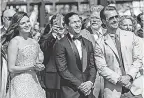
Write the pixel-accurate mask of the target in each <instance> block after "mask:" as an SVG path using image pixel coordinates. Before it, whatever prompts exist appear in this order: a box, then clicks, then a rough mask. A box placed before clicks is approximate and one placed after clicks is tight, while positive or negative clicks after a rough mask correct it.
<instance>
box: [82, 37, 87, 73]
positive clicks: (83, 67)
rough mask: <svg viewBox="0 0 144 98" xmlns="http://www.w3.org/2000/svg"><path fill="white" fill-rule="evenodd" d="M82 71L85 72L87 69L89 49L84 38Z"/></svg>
mask: <svg viewBox="0 0 144 98" xmlns="http://www.w3.org/2000/svg"><path fill="white" fill-rule="evenodd" d="M81 61H82V71H83V72H84V71H85V70H86V68H87V49H86V45H85V40H84V39H83V38H82V60H81Z"/></svg>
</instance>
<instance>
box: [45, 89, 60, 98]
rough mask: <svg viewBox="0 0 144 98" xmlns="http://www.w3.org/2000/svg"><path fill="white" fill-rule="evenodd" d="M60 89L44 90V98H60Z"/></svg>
mask: <svg viewBox="0 0 144 98" xmlns="http://www.w3.org/2000/svg"><path fill="white" fill-rule="evenodd" d="M60 96H61V94H60V89H46V98H60Z"/></svg>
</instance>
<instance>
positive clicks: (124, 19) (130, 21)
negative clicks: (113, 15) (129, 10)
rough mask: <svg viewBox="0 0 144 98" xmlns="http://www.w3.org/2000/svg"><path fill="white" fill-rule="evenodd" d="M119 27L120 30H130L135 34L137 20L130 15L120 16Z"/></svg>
mask: <svg viewBox="0 0 144 98" xmlns="http://www.w3.org/2000/svg"><path fill="white" fill-rule="evenodd" d="M119 27H120V28H121V29H122V30H126V31H131V32H134V33H135V34H136V31H137V21H136V19H134V18H133V17H132V16H128V15H124V16H121V17H120V22H119Z"/></svg>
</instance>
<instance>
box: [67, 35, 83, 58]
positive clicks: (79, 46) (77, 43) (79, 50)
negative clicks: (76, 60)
mask: <svg viewBox="0 0 144 98" xmlns="http://www.w3.org/2000/svg"><path fill="white" fill-rule="evenodd" d="M69 34H70V36H71V38H73V37H74V35H72V34H71V33H69ZM74 43H75V45H76V48H77V50H78V53H79V56H80V59H81V58H82V43H81V42H80V41H79V40H78V39H76V40H74Z"/></svg>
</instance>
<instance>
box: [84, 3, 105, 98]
mask: <svg viewBox="0 0 144 98" xmlns="http://www.w3.org/2000/svg"><path fill="white" fill-rule="evenodd" d="M101 7H102V6H97V9H99V10H94V11H93V12H91V14H90V17H89V19H90V26H89V27H88V28H87V29H84V30H82V31H81V35H82V36H83V37H84V38H86V39H88V40H89V41H91V42H92V43H93V47H95V45H96V41H97V39H98V38H99V37H101V36H102V35H103V34H104V33H105V32H106V29H104V28H103V27H102V21H101V18H100V8H101ZM102 8H103V7H102ZM102 8H101V9H102ZM103 90H104V82H103V77H101V76H100V75H99V73H97V75H96V80H95V83H94V90H93V94H94V96H95V98H99V96H100V98H103V92H104V91H103Z"/></svg>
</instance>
